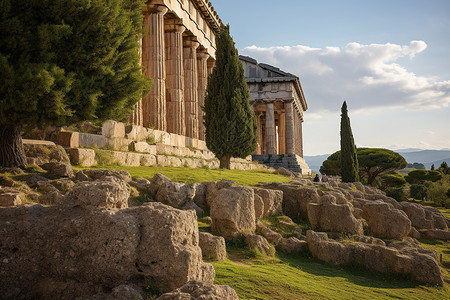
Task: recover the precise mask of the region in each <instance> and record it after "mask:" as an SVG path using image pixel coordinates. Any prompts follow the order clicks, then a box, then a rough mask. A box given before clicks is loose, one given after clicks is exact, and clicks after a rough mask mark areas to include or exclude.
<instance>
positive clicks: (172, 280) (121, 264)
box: [0, 203, 214, 299]
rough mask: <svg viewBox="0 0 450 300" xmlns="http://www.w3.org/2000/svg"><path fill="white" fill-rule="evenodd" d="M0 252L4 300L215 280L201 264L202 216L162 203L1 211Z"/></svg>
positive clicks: (163, 287) (166, 287) (0, 290)
mask: <svg viewBox="0 0 450 300" xmlns="http://www.w3.org/2000/svg"><path fill="white" fill-rule="evenodd" d="M0 253H2V261H1V264H2V267H1V268H0V295H2V298H5V299H50V298H52V299H53V298H54V297H57V298H59V299H75V298H77V297H81V296H83V297H85V296H89V295H94V294H96V293H98V290H99V289H100V290H101V289H102V288H105V289H108V288H109V289H112V288H114V287H117V286H120V285H122V284H131V283H134V284H138V285H141V286H142V285H143V284H144V282H145V281H149V282H151V284H152V285H154V286H155V287H157V288H159V289H160V290H161V291H171V290H174V289H176V288H179V287H181V286H183V285H184V284H185V283H186V282H188V281H190V280H199V281H204V282H207V283H212V281H213V279H214V269H213V267H212V265H210V264H205V263H204V262H203V261H202V257H201V255H202V254H201V249H200V247H199V246H198V229H197V220H196V216H195V213H194V212H193V211H182V210H178V209H175V208H172V207H170V206H166V205H164V204H161V203H147V204H145V205H142V206H140V207H133V208H127V209H122V210H117V209H111V210H106V209H99V208H89V207H64V206H50V207H43V206H40V205H32V206H19V207H11V208H2V209H0Z"/></svg>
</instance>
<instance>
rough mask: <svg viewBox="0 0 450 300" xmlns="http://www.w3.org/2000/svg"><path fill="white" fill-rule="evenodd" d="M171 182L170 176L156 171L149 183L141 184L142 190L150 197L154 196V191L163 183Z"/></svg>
mask: <svg viewBox="0 0 450 300" xmlns="http://www.w3.org/2000/svg"><path fill="white" fill-rule="evenodd" d="M168 182H171V180H170V178H169V177H167V176H164V175H163V174H159V173H156V174H155V175H153V178H152V179H151V180H150V183H146V184H144V185H143V190H144V191H145V192H147V193H148V194H150V195H151V196H152V197H156V193H157V192H158V190H159V188H160V187H161V186H162V185H163V184H164V183H168Z"/></svg>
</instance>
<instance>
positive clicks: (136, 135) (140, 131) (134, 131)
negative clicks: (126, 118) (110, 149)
mask: <svg viewBox="0 0 450 300" xmlns="http://www.w3.org/2000/svg"><path fill="white" fill-rule="evenodd" d="M147 136H148V132H147V129H146V128H144V127H142V126H136V125H128V126H126V127H125V138H127V139H129V140H133V141H138V142H140V141H145V140H146V139H147Z"/></svg>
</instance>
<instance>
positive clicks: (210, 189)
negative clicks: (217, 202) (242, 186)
mask: <svg viewBox="0 0 450 300" xmlns="http://www.w3.org/2000/svg"><path fill="white" fill-rule="evenodd" d="M203 184H205V186H206V193H205V198H206V204H207V206H208V207H211V204H212V202H213V201H214V199H216V193H217V192H218V191H219V190H221V189H224V188H229V187H232V186H236V182H234V181H233V180H226V179H222V180H221V181H219V182H216V181H205V182H203Z"/></svg>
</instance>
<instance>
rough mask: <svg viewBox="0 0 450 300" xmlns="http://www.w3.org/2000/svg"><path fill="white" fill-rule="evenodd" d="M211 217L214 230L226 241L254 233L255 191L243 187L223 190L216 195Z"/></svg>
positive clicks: (212, 204)
mask: <svg viewBox="0 0 450 300" xmlns="http://www.w3.org/2000/svg"><path fill="white" fill-rule="evenodd" d="M210 215H211V218H212V220H213V223H212V230H213V232H214V233H216V234H218V235H221V236H223V237H224V238H225V239H226V240H230V239H233V238H235V237H236V234H239V233H242V232H247V233H254V232H255V229H256V223H255V203H254V192H253V189H251V188H248V187H243V186H235V187H229V188H222V189H220V190H218V191H217V192H215V193H214V199H213V200H212V203H211V209H210Z"/></svg>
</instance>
